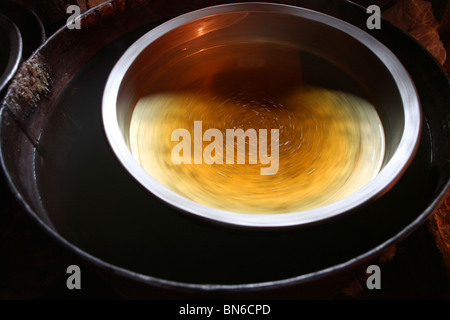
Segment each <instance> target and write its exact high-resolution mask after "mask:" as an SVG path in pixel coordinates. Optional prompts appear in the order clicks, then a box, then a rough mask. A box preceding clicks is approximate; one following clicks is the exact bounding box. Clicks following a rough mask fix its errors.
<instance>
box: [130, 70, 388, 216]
mask: <svg viewBox="0 0 450 320" xmlns="http://www.w3.org/2000/svg"><path fill="white" fill-rule="evenodd" d="M194 121H202V125H203V132H204V131H206V130H207V129H218V130H220V131H221V132H222V134H223V148H222V151H223V156H224V161H223V163H222V164H217V163H214V164H206V163H205V162H203V163H202V164H194V159H193V157H194V155H193V153H192V155H191V156H192V162H191V164H184V163H182V164H175V163H173V161H172V160H171V152H172V149H173V147H174V146H175V145H176V144H177V143H178V142H175V141H172V140H171V135H172V132H173V131H174V130H176V129H179V128H184V129H187V130H189V132H190V133H191V137H193V138H192V141H191V144H192V147H191V149H192V150H194V141H193V140H194ZM227 129H243V130H244V131H245V130H247V129H255V130H256V131H257V132H258V130H259V129H267V131H268V132H270V130H271V129H278V130H279V140H278V141H277V143H278V146H279V168H278V171H277V173H276V174H274V175H261V172H260V169H261V167H266V165H264V164H262V163H260V162H259V161H258V163H256V164H249V161H248V160H247V161H246V162H245V164H237V162H236V161H235V163H234V164H227V163H226V161H225V157H226V152H225V150H226V143H230V141H227V140H226V134H225V133H226V130H227ZM268 141H269V145H268V147H267V151H268V152H270V150H271V148H270V137H268ZM129 143H130V149H131V151H132V154H133V156H134V157H135V158H136V160H137V161H138V162H139V163H140V164H141V166H142V167H143V168H144V169H145V170H146V171H147V172H148V173H149V174H150V175H151V176H153V177H154V178H155V179H156V180H157V181H159V182H160V183H161V184H163V185H164V186H166V187H167V188H169V189H171V190H172V191H174V192H176V193H178V194H180V195H182V196H184V197H186V198H188V199H191V200H193V201H195V202H197V203H200V204H203V205H206V206H209V207H213V208H217V209H222V210H228V211H233V212H241V213H265V214H276V213H288V212H298V211H303V210H308V209H312V208H317V207H320V206H324V205H327V204H330V203H332V202H335V201H337V200H340V199H342V198H344V197H346V196H348V195H350V194H352V193H353V192H355V191H356V190H358V189H360V188H361V187H362V186H364V185H365V184H367V183H368V182H369V181H370V180H371V179H372V178H373V177H374V176H376V174H377V173H378V172H379V170H380V168H381V165H382V162H383V157H384V133H383V128H382V124H381V121H380V118H379V117H378V114H377V112H376V110H375V108H374V106H373V105H372V104H371V103H369V102H368V101H366V100H365V99H362V98H360V97H357V96H354V95H351V94H348V93H344V92H337V91H332V90H328V89H325V88H319V87H313V86H307V85H305V84H304V83H302V81H301V79H300V77H298V76H297V74H296V73H294V72H292V71H291V70H290V69H289V68H284V67H283V66H282V64H281V67H280V68H272V67H271V66H270V65H269V66H268V65H267V64H265V65H264V63H263V65H257V66H252V67H251V68H236V69H232V70H228V71H226V72H220V73H216V74H214V75H211V76H208V77H205V78H201V79H196V80H195V81H193V82H191V83H189V85H186V86H183V87H180V88H177V89H174V90H165V91H163V90H161V91H158V92H152V93H151V94H149V95H147V96H144V97H142V98H141V99H140V100H139V101H138V102H137V104H136V106H135V109H134V111H133V114H132V118H131V124H130V141H129ZM198 143H201V145H202V148H203V150H204V149H205V148H206V147H207V146H208V145H209V144H210V143H211V142H210V141H198ZM248 143H249V140H246V148H245V151H244V152H245V157H246V159H249V156H250V154H249V152H250V148H249V145H248ZM234 157H235V158H237V157H238V149H237V148H236V146H235V152H234Z"/></svg>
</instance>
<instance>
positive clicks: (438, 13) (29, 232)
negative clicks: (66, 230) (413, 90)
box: [0, 0, 450, 299]
mask: <svg viewBox="0 0 450 320" xmlns="http://www.w3.org/2000/svg"><path fill="white" fill-rule="evenodd" d="M17 2H22V3H26V4H27V5H28V6H29V7H31V8H33V9H34V10H35V11H36V12H37V13H38V14H39V15H40V17H41V18H42V20H43V21H44V23H45V27H46V30H47V32H48V35H50V34H51V33H52V32H54V31H55V30H56V29H57V28H58V27H59V26H61V25H62V23H64V22H65V20H66V19H67V15H66V13H65V8H66V6H67V5H69V4H77V5H79V6H80V8H82V10H87V9H89V8H90V7H92V6H94V5H97V4H98V3H100V2H102V0H55V1H38V0H20V1H19V0H18V1H17ZM359 2H360V3H362V2H364V4H372V3H373V4H378V5H380V7H381V8H382V9H383V15H384V16H385V17H386V18H387V19H389V20H391V21H392V22H394V23H396V24H397V25H399V26H401V27H402V28H404V29H405V31H407V32H409V33H410V34H412V35H413V36H415V37H416V38H417V39H418V40H419V41H421V43H423V44H424V46H426V47H427V48H429V50H430V52H432V53H433V54H434V55H435V57H436V59H437V60H438V61H440V62H441V63H442V64H443V66H444V69H445V70H446V71H447V74H450V57H449V56H450V54H447V52H450V5H449V3H448V1H439V0H438V1H424V0H403V1H402V0H400V1H393V0H376V1H363V0H362V1H359ZM0 187H1V191H0V196H1V198H0V199H1V205H2V210H1V216H0V299H78V298H82V299H121V298H122V297H121V296H120V295H118V294H117V293H116V292H115V291H114V290H113V289H112V288H111V287H110V286H109V285H108V284H106V283H105V282H104V281H103V280H102V279H101V278H100V277H99V276H98V275H97V274H96V273H95V272H94V271H92V270H91V269H90V268H89V267H88V266H85V264H84V262H83V261H82V260H80V258H78V257H76V256H74V255H72V254H70V253H68V252H67V250H66V249H64V248H62V247H60V246H59V245H58V244H56V242H55V241H53V239H50V237H49V236H48V235H47V234H46V233H45V232H43V231H42V230H41V229H40V228H39V227H38V226H37V224H36V223H35V222H34V221H32V219H31V218H30V217H29V216H28V215H27V214H26V213H25V212H24V210H23V209H22V208H21V207H20V206H19V205H18V203H17V202H16V201H15V200H13V199H12V197H11V194H10V192H9V189H8V188H7V186H6V184H5V182H4V179H3V176H2V180H1V183H0ZM380 263H381V268H382V270H383V278H382V279H383V280H382V285H383V287H382V290H377V291H373V290H372V291H371V290H368V289H367V288H366V287H365V286H364V283H365V279H364V275H361V276H360V277H357V278H355V279H354V281H352V282H351V283H349V284H348V286H347V288H345V289H344V290H343V291H342V293H340V294H338V295H337V296H335V297H330V298H333V299H450V282H449V279H450V194H449V195H448V196H447V197H446V199H445V201H444V202H443V203H442V205H441V206H440V207H439V208H438V209H437V210H436V212H435V214H433V215H432V216H431V217H430V219H429V220H428V221H427V222H426V223H425V224H424V225H422V226H421V227H420V228H419V229H418V230H417V231H416V232H414V233H413V234H412V235H411V236H409V237H408V238H407V239H406V240H404V241H402V242H401V243H399V244H398V245H397V246H396V247H394V248H392V249H391V251H390V252H389V253H388V254H386V255H385V256H384V257H382V261H380ZM70 264H77V265H79V266H81V268H82V270H83V290H78V291H70V290H67V288H66V279H67V275H66V268H67V266H68V265H70Z"/></svg>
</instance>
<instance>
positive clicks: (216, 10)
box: [102, 2, 423, 228]
mask: <svg viewBox="0 0 450 320" xmlns="http://www.w3.org/2000/svg"><path fill="white" fill-rule="evenodd" d="M236 11H240V12H242V11H253V12H270V13H282V14H288V15H293V16H297V17H300V18H303V19H308V20H313V21H315V22H319V23H322V24H326V25H328V26H330V27H332V28H335V29H338V30H340V31H341V32H344V33H346V34H348V35H349V36H351V37H353V38H354V39H355V40H357V41H359V42H360V43H362V44H363V45H365V46H366V47H367V48H368V49H369V50H371V51H372V52H373V53H374V55H376V56H377V57H378V58H379V59H380V61H382V62H383V63H384V65H385V66H386V68H387V69H388V70H389V71H390V74H391V76H392V77H393V79H394V81H395V83H396V84H397V86H398V91H399V93H400V97H401V100H402V103H403V106H404V108H403V111H404V129H403V133H402V137H401V140H400V142H399V145H398V147H397V149H396V151H395V152H394V154H393V155H392V157H391V159H390V160H389V161H388V162H387V163H386V165H385V166H384V167H383V168H382V169H381V171H380V172H379V173H378V175H377V176H376V177H375V178H374V179H372V180H371V181H370V182H369V183H368V184H366V185H365V186H364V187H362V188H361V189H359V190H357V191H356V192H354V193H352V194H351V195H349V196H347V197H345V198H343V199H341V200H339V201H336V202H333V203H331V204H328V205H326V206H322V207H319V208H314V209H310V210H305V211H300V212H291V213H278V214H254V213H253V214H249V213H238V212H231V211H226V210H221V209H216V208H212V207H208V206H205V205H201V204H199V203H196V202H194V201H192V200H189V199H187V198H185V197H183V196H181V195H179V194H177V193H175V192H174V191H172V190H170V189H169V188H167V187H165V186H164V185H162V184H161V183H160V182H158V181H157V180H156V179H154V178H153V177H152V176H151V175H150V174H149V173H148V172H147V171H145V170H144V168H143V167H141V165H140V164H139V163H138V162H137V161H136V160H135V158H134V157H133V156H132V154H131V151H130V150H129V148H128V146H127V143H126V141H125V138H124V137H123V134H122V131H121V129H120V127H119V123H118V120H117V103H116V102H117V98H118V95H119V90H120V87H121V84H122V80H123V78H124V76H125V74H126V72H127V71H128V69H129V67H130V66H131V65H132V64H133V63H134V61H135V59H136V58H137V57H138V56H139V55H140V54H141V53H142V51H143V50H144V49H145V48H146V47H147V46H148V45H150V44H151V43H152V42H153V41H155V40H156V39H158V38H160V37H162V36H164V35H165V34H166V33H168V32H169V31H171V30H173V29H175V28H177V27H180V26H182V25H184V24H186V23H189V22H191V21H194V20H196V19H199V18H203V17H206V16H210V15H214V14H224V13H230V12H236ZM102 120H103V126H104V130H105V134H106V137H107V140H108V143H109V144H110V146H111V148H112V150H113V152H114V154H115V156H116V157H117V158H118V160H119V162H120V163H121V164H122V165H123V166H124V167H125V169H126V170H127V171H128V172H129V173H130V174H131V175H132V176H133V177H134V178H135V179H136V180H137V181H138V182H139V183H140V184H141V185H142V186H144V187H145V188H146V189H147V190H148V191H149V192H151V193H152V194H154V195H155V196H157V197H158V198H160V199H162V200H163V201H165V202H166V203H167V204H169V205H171V206H172V207H175V208H176V209H179V210H180V211H181V212H185V213H189V214H193V215H195V216H197V217H201V218H204V219H207V220H209V221H214V222H218V223H222V224H226V225H231V226H240V227H258V228H274V227H293V226H305V225H311V224H316V223H321V222H324V221H328V220H330V219H332V218H336V217H337V216H340V215H343V214H346V213H350V212H354V211H355V210H357V209H358V208H360V207H362V206H363V205H365V204H368V203H369V202H372V201H374V200H376V199H378V198H379V197H381V196H382V195H383V194H385V193H386V192H387V191H389V190H390V189H391V188H392V187H393V186H394V185H395V183H396V182H397V181H398V180H399V179H400V177H401V176H402V175H403V173H404V172H405V171H406V169H407V167H408V166H409V165H410V163H411V162H412V160H413V158H414V156H415V154H416V151H417V148H418V145H419V141H420V134H421V131H422V121H423V120H422V112H421V106H420V103H419V98H418V93H417V90H416V88H415V86H414V83H413V81H412V79H411V76H410V75H409V73H408V72H407V70H406V69H405V68H404V66H403V65H402V63H401V62H400V61H399V60H398V58H397V57H396V56H395V55H394V54H393V53H392V51H391V50H390V49H389V48H387V47H386V46H385V45H384V44H382V43H381V42H380V41H378V40H377V39H375V38H374V37H372V36H371V35H370V34H368V33H367V32H365V31H363V30H362V29H360V28H357V27H356V26H353V25H351V24H349V23H347V22H345V21H343V20H340V19H338V18H335V17H332V16H329V15H326V14H324V13H321V12H317V11H314V10H310V9H305V8H301V7H296V6H292V5H286V4H275V3H260V2H252V3H230V4H222V5H216V6H211V7H206V8H202V9H199V10H195V11H192V12H188V13H185V14H183V15H180V16H177V17H175V18H173V19H171V20H168V21H166V22H164V23H162V24H161V25H159V26H157V27H156V28H154V29H152V30H150V31H149V32H147V33H146V34H144V35H143V36H142V37H141V38H139V39H138V40H137V41H136V42H135V43H133V44H132V45H131V46H130V47H129V48H128V49H127V50H126V51H125V53H124V54H123V55H122V57H121V58H120V59H119V60H118V62H117V63H116V65H115V66H114V68H113V69H112V71H111V72H110V74H109V76H108V79H107V82H106V85H105V89H104V93H103V100H102Z"/></svg>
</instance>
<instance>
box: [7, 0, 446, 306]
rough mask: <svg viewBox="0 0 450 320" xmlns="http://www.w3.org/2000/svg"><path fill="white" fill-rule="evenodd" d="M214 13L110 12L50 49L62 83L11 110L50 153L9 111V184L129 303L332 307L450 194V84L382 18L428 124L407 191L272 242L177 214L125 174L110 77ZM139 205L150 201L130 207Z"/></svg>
mask: <svg viewBox="0 0 450 320" xmlns="http://www.w3.org/2000/svg"><path fill="white" fill-rule="evenodd" d="M215 3H217V4H219V3H223V2H220V1H218V2H215ZM285 3H290V4H296V5H299V6H304V7H306V8H311V9H314V10H319V11H322V12H324V13H327V14H329V15H332V16H335V17H337V18H340V19H343V20H345V21H347V22H349V23H351V24H353V25H355V26H357V27H359V28H362V29H364V28H365V25H366V18H367V17H366V14H365V10H364V9H363V8H361V7H358V6H355V5H354V4H353V3H351V2H347V1H328V0H326V1H321V0H313V1H286V2H285ZM210 4H211V1H191V2H189V3H188V2H186V1H183V0H179V1H171V5H170V6H167V5H166V2H164V1H160V2H158V1H149V2H143V1H129V0H127V1H111V2H108V3H106V4H104V5H102V6H100V7H98V8H96V9H94V10H91V11H89V12H87V13H86V14H84V15H83V16H82V19H81V21H82V29H81V30H79V31H75V32H74V31H71V30H68V29H66V28H62V29H61V30H59V31H58V32H57V33H56V34H55V35H53V36H52V37H51V38H50V39H48V41H47V42H46V43H45V44H44V45H43V46H42V47H41V48H40V49H39V50H38V52H37V53H36V54H35V55H34V56H33V57H32V58H33V65H34V66H35V67H36V68H37V69H36V70H45V72H46V73H47V74H48V76H49V79H50V81H49V85H48V91H46V92H45V94H42V95H41V96H40V99H39V100H38V101H37V102H36V105H35V106H34V107H32V108H30V106H29V104H27V102H26V99H25V98H24V97H23V96H22V95H21V93H20V92H19V90H17V89H14V90H11V89H10V90H9V91H8V93H7V96H6V98H5V101H6V102H9V103H12V104H14V108H16V109H18V110H27V111H28V112H26V113H23V119H22V120H23V122H22V123H23V124H24V125H26V128H27V130H28V133H29V136H31V135H32V136H33V137H37V138H39V137H43V136H46V137H47V141H45V140H46V139H43V138H40V139H39V140H38V141H40V142H39V143H40V147H42V148H41V151H40V152H37V150H36V148H35V146H34V145H33V143H30V139H28V138H27V135H26V134H25V133H24V131H23V127H21V126H19V125H18V124H17V123H16V122H15V121H14V119H13V118H12V117H11V115H10V114H8V113H7V112H5V109H4V108H3V109H2V112H1V122H0V125H1V126H0V132H1V162H2V167H3V169H4V171H5V173H6V178H7V180H8V182H9V185H10V187H11V189H12V191H13V193H14V195H15V196H16V198H17V199H18V201H19V202H20V203H21V204H22V205H23V207H24V208H25V209H26V210H27V211H28V212H29V214H30V216H31V217H32V218H33V219H34V220H35V221H36V223H37V224H38V225H39V226H41V227H42V228H43V229H44V230H45V231H46V232H47V233H48V234H49V235H51V236H52V237H53V238H54V239H55V241H56V242H57V243H60V244H62V245H63V246H64V247H66V248H67V249H68V250H71V251H72V252H75V253H76V254H77V255H79V256H80V257H82V258H83V259H85V260H86V261H87V262H89V263H90V264H91V265H92V266H94V267H95V268H96V270H98V271H99V272H100V273H101V275H102V276H103V277H105V278H107V279H108V280H109V281H110V283H111V284H112V285H113V286H114V287H115V288H117V289H118V290H119V291H120V292H122V293H123V294H124V295H125V296H127V297H138V298H164V297H170V298H213V297H215V298H217V297H232V298H235V299H236V298H249V297H258V298H286V297H287V298H317V297H322V298H323V297H330V296H332V295H333V294H336V293H337V292H339V291H340V290H341V289H342V286H344V285H346V284H347V283H348V281H349V280H351V279H354V277H355V274H357V272H358V271H359V270H361V269H363V268H364V267H365V266H367V264H368V263H371V262H373V261H374V259H376V257H378V256H379V255H380V254H381V253H382V252H383V251H384V250H385V249H386V248H388V247H389V246H391V245H393V244H395V243H397V242H399V241H401V240H403V239H404V238H405V237H407V236H408V235H409V234H411V233H412V232H413V231H415V230H416V229H417V228H418V226H420V225H421V224H422V223H423V222H424V221H425V220H426V219H427V218H428V217H429V216H430V214H431V213H432V212H433V210H434V209H435V208H436V206H437V205H438V204H439V203H440V201H441V200H442V198H443V196H444V195H445V194H446V191H447V190H448V189H449V187H450V168H449V162H448V159H450V139H449V137H450V131H449V127H448V123H449V121H450V118H449V117H450V110H449V107H448V106H449V105H450V89H449V81H448V78H447V76H446V75H445V73H444V72H443V70H442V68H441V67H440V66H439V65H438V64H437V62H436V61H435V60H434V59H433V58H432V57H431V55H430V54H429V53H428V52H427V51H426V50H425V49H424V48H423V47H421V46H420V45H419V44H418V43H417V42H416V41H415V40H414V39H412V38H411V37H409V36H407V35H406V34H405V33H404V32H402V31H401V30H399V29H398V28H396V27H394V26H392V25H391V24H389V23H388V22H387V21H384V20H383V22H382V29H381V30H379V31H376V30H375V31H373V32H371V34H372V35H373V36H374V37H376V38H377V39H378V40H379V41H381V42H382V43H383V44H385V45H386V46H388V47H389V48H390V50H392V51H393V53H394V54H395V55H396V56H397V57H398V58H399V60H400V61H401V62H402V64H403V65H404V66H405V68H406V69H407V70H408V72H409V73H410V75H411V77H412V79H413V81H414V84H415V86H416V88H417V91H418V92H419V97H420V101H421V105H422V108H423V116H424V127H423V129H424V130H423V132H422V138H421V142H420V146H419V149H418V152H417V155H416V157H415V158H414V160H413V162H412V163H411V165H410V166H409V168H408V169H407V170H406V172H405V173H404V175H403V176H402V177H401V179H400V180H399V181H398V182H397V183H396V185H395V186H394V187H393V188H392V189H391V190H390V191H389V192H387V193H386V194H385V195H383V196H382V197H381V198H379V199H377V200H376V201H375V202H374V203H373V204H371V205H369V206H367V207H366V208H364V209H362V210H358V211H357V212H356V213H357V214H349V215H346V216H345V217H343V218H342V219H339V220H338V221H335V222H333V223H329V224H322V225H320V226H314V227H310V228H302V230H297V231H292V230H284V231H282V232H263V233H259V232H247V231H244V230H242V231H238V230H230V229H231V228H223V227H222V226H216V225H211V224H209V223H208V224H204V223H202V222H200V221H199V220H200V219H189V218H188V217H185V216H184V215H179V214H177V213H174V212H172V211H171V210H170V208H168V206H166V205H165V204H162V203H160V202H159V201H157V200H156V199H153V198H154V197H151V196H148V192H147V191H146V190H145V189H144V188H142V187H140V186H139V185H138V184H137V183H135V181H134V179H133V178H132V177H130V176H129V175H128V174H127V173H126V172H125V170H123V168H122V167H121V165H120V163H119V162H118V161H117V160H116V158H115V156H114V154H113V153H112V151H111V150H110V149H109V148H107V140H106V137H104V134H103V129H102V123H101V112H100V106H101V100H102V90H103V88H104V84H105V83H106V79H107V75H108V74H109V73H110V71H111V68H112V67H113V65H114V64H115V63H116V61H117V59H118V58H119V57H120V56H121V55H122V53H123V52H124V51H125V49H126V48H127V47H128V46H129V45H131V44H132V43H133V42H134V41H135V40H136V39H137V38H138V37H139V36H141V35H142V34H144V33H145V32H147V31H148V30H149V29H150V28H152V27H154V26H156V25H158V24H160V23H161V22H163V21H164V20H165V19H167V18H171V17H174V16H177V15H179V14H182V13H184V12H188V11H192V10H195V9H199V8H202V7H205V6H207V5H210ZM142 26H146V27H144V28H143V29H137V28H139V27H142ZM130 30H135V32H133V33H131V34H126V32H127V31H130ZM93 35H95V37H93ZM107 44H108V45H107ZM102 47H104V48H103V50H101V51H99V50H100V49H101V48H102ZM21 72H25V68H24V67H23V68H21ZM5 101H4V103H5ZM52 137H53V138H54V139H53V141H49V140H52V139H49V138H52ZM37 169H39V170H37ZM65 184H70V185H71V188H67V187H65ZM64 197H66V198H64ZM67 197H68V198H67ZM130 200H138V202H135V203H136V205H135V206H133V207H130V206H129V201H130ZM132 202H133V201H132Z"/></svg>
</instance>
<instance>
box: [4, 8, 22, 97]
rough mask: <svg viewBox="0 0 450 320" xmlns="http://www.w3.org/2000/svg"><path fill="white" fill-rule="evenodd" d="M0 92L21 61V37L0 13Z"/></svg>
mask: <svg viewBox="0 0 450 320" xmlns="http://www.w3.org/2000/svg"><path fill="white" fill-rule="evenodd" d="M0 48H1V49H0V59H1V61H0V92H2V91H3V89H4V88H5V87H6V85H7V84H8V83H9V81H10V80H11V79H12V77H13V76H14V74H15V73H16V71H17V68H18V67H19V63H20V61H21V59H22V36H21V35H20V31H19V29H18V28H17V26H16V25H15V24H14V23H13V22H12V21H11V20H10V19H9V18H8V17H6V16H5V15H3V14H1V13H0Z"/></svg>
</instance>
